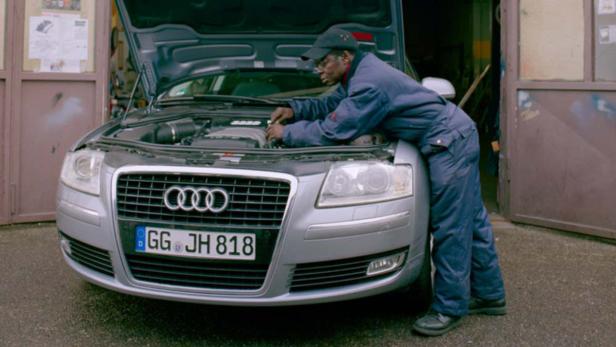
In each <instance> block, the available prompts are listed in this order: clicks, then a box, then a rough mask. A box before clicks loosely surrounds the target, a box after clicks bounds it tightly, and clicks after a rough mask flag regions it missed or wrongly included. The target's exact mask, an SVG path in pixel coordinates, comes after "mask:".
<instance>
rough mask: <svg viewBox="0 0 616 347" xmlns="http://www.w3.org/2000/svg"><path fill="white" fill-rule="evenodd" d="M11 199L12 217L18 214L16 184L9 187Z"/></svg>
mask: <svg viewBox="0 0 616 347" xmlns="http://www.w3.org/2000/svg"><path fill="white" fill-rule="evenodd" d="M9 198H10V200H11V201H10V202H9V204H11V207H10V211H11V215H14V214H16V213H17V185H16V184H15V183H12V184H11V185H10V186H9Z"/></svg>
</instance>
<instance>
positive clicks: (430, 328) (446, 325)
mask: <svg viewBox="0 0 616 347" xmlns="http://www.w3.org/2000/svg"><path fill="white" fill-rule="evenodd" d="M461 322H462V317H454V316H447V315H444V314H442V313H438V312H436V311H432V310H431V311H429V312H428V313H426V314H425V315H424V316H423V317H421V318H419V319H418V320H416V321H415V323H414V324H413V330H415V331H416V332H418V333H420V334H423V335H427V336H439V335H443V334H444V333H446V332H448V331H449V330H451V329H453V328H455V327H457V326H458V325H460V323H461Z"/></svg>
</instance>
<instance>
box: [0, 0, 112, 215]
mask: <svg viewBox="0 0 616 347" xmlns="http://www.w3.org/2000/svg"><path fill="white" fill-rule="evenodd" d="M5 1H6V4H5V6H6V7H5V9H6V23H5V25H6V26H5V28H7V33H6V35H5V38H6V40H5V48H6V49H5V51H4V53H5V54H4V58H5V64H4V69H3V70H2V71H1V72H0V101H3V104H2V106H3V107H2V108H0V112H3V114H0V117H2V123H1V124H2V125H3V128H2V133H3V135H5V136H3V139H2V148H3V149H2V151H0V156H2V157H0V159H1V160H0V172H1V173H2V182H1V183H2V187H1V188H0V207H1V212H0V223H14V222H31V221H42V220H53V219H54V216H55V193H56V188H57V182H58V178H59V174H60V169H61V165H62V160H63V158H64V154H65V152H66V150H67V149H68V148H69V146H70V145H71V144H72V143H73V142H75V141H76V140H77V139H78V138H79V137H80V136H82V135H83V134H84V133H85V132H86V131H88V130H90V129H93V128H94V127H95V126H97V125H99V124H101V123H102V122H103V120H104V118H105V114H106V112H107V105H106V103H107V94H108V92H107V81H108V77H107V76H108V70H109V68H108V64H109V47H108V46H109V45H108V42H109V31H110V29H109V27H110V24H109V23H110V2H109V1H95V0H61V1H48V0H25V1H24V0H5ZM0 5H2V4H0Z"/></svg>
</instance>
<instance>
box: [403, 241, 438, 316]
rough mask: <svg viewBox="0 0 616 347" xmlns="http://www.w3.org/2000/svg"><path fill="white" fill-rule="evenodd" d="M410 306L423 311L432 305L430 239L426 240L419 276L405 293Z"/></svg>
mask: <svg viewBox="0 0 616 347" xmlns="http://www.w3.org/2000/svg"><path fill="white" fill-rule="evenodd" d="M405 292H406V293H405V295H406V296H407V299H408V301H409V303H410V304H411V306H413V307H414V308H416V309H417V310H421V311H424V310H426V309H428V307H430V304H431V303H432V295H433V292H432V259H431V258H430V237H428V238H427V240H426V246H425V251H424V257H423V262H422V265H421V270H420V271H419V276H417V279H415V281H414V282H413V283H411V284H410V285H409V286H408V288H407V289H406V291H405Z"/></svg>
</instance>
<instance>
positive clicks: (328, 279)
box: [290, 249, 405, 292]
mask: <svg viewBox="0 0 616 347" xmlns="http://www.w3.org/2000/svg"><path fill="white" fill-rule="evenodd" d="M404 250H405V249H398V250H394V251H390V252H386V253H381V254H375V255H370V256H364V257H357V258H349V259H343V260H334V261H327V262H319V263H307V264H298V265H297V266H296V267H295V271H294V272H293V279H292V281H291V288H290V290H291V292H301V291H306V290H316V289H325V288H333V287H341V286H346V285H351V284H358V283H363V282H368V281H373V280H375V279H379V278H382V277H386V276H390V275H391V272H390V273H386V274H383V275H377V276H367V275H366V271H367V270H368V265H369V264H370V263H371V262H372V261H373V260H376V259H379V258H382V257H386V256H388V255H391V254H395V253H400V252H403V251H404Z"/></svg>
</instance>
